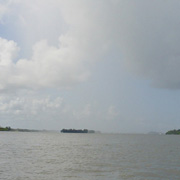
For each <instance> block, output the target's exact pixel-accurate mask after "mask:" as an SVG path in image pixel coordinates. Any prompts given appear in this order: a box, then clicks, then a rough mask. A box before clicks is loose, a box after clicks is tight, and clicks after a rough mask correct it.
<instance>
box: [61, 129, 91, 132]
mask: <svg viewBox="0 0 180 180" xmlns="http://www.w3.org/2000/svg"><path fill="white" fill-rule="evenodd" d="M61 133H95V131H94V130H88V129H84V130H82V129H62V130H61Z"/></svg>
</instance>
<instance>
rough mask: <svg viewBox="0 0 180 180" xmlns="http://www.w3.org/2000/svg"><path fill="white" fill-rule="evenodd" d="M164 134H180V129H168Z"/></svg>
mask: <svg viewBox="0 0 180 180" xmlns="http://www.w3.org/2000/svg"><path fill="white" fill-rule="evenodd" d="M166 135H180V129H178V130H176V129H174V130H170V131H168V132H166Z"/></svg>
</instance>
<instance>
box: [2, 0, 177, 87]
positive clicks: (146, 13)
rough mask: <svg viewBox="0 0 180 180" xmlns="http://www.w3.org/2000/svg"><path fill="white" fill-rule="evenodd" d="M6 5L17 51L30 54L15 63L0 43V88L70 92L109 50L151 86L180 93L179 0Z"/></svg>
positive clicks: (11, 45)
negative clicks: (71, 87)
mask: <svg viewBox="0 0 180 180" xmlns="http://www.w3.org/2000/svg"><path fill="white" fill-rule="evenodd" d="M10 2H11V3H10V4H8V8H9V9H10V10H9V11H10V12H11V13H10V14H9V16H10V17H11V16H12V15H14V17H13V18H14V19H16V20H17V25H16V26H15V31H16V33H17V35H18V36H19V38H21V37H22V38H23V39H22V45H23V47H24V49H25V50H23V47H21V46H20V45H19V46H20V48H21V51H24V52H26V51H30V50H29V49H31V48H32V51H31V56H30V57H25V58H23V59H18V60H16V62H14V61H15V60H14V52H17V51H18V47H17V44H16V43H15V42H12V41H8V40H5V39H3V38H1V39H0V43H1V46H0V48H1V64H0V68H1V69H4V70H2V71H1V76H0V84H1V86H0V88H1V89H6V88H9V87H14V88H15V89H16V88H43V87H58V88H63V87H70V86H72V85H74V84H76V83H79V82H83V81H85V80H87V78H88V77H89V75H90V69H89V65H90V64H91V63H92V62H95V61H97V60H100V59H103V57H104V56H105V55H106V53H108V52H111V50H113V51H115V50H116V51H118V52H119V54H120V55H121V57H123V60H124V62H125V63H126V64H127V67H128V69H130V70H131V71H132V72H135V73H137V74H138V75H140V76H141V77H145V78H147V79H149V80H150V81H151V83H152V84H153V85H154V86H155V87H162V88H180V78H179V77H180V71H179V67H180V54H179V47H180V35H179V30H180V23H179V22H180V18H179V17H180V12H179V7H180V2H179V1H178V0H174V1H171V2H170V1H164V0H159V1H155V0H152V1H144V0H135V1H130V0H126V1H123V0H119V1H116V0H100V1H90V0H87V1H82V0H78V1H71V0H70V1H53V3H52V1H51V2H50V0H44V1H42V0H39V1H33V3H32V2H28V1H22V0H18V1H15V0H14V1H13V0H12V1H10ZM15 7H16V8H15ZM0 9H3V8H1V6H0ZM5 9H6V8H5ZM2 12H4V10H2ZM2 14H4V13H2ZM52 14H55V16H53V15H52ZM0 16H2V15H0ZM20 35H21V36H20ZM27 49H28V50H27ZM23 55H24V54H23ZM24 56H25V55H24ZM5 65H6V68H4V66H5ZM5 77H6V79H8V80H5Z"/></svg>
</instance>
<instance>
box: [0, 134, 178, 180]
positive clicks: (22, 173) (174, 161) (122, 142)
mask: <svg viewBox="0 0 180 180" xmlns="http://www.w3.org/2000/svg"><path fill="white" fill-rule="evenodd" d="M0 179H2V180H179V179H180V136H165V135H119V134H117V135H113V134H60V133H27V132H0Z"/></svg>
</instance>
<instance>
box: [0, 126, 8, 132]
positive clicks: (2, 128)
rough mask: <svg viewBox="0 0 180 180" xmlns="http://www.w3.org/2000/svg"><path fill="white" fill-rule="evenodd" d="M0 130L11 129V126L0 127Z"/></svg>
mask: <svg viewBox="0 0 180 180" xmlns="http://www.w3.org/2000/svg"><path fill="white" fill-rule="evenodd" d="M0 131H11V127H5V128H4V127H0Z"/></svg>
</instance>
